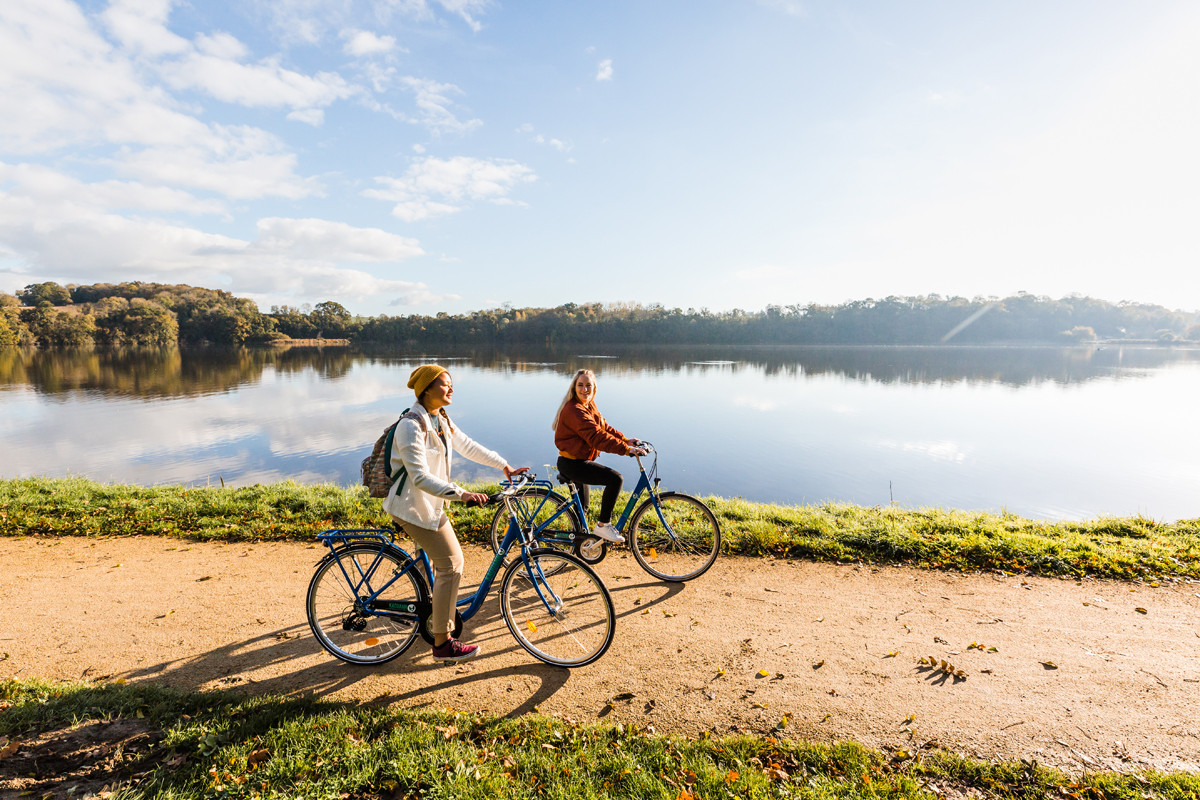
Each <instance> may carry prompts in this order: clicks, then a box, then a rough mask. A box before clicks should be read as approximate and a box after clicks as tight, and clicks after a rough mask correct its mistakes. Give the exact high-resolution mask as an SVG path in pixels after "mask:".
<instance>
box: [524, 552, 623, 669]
mask: <svg viewBox="0 0 1200 800" xmlns="http://www.w3.org/2000/svg"><path fill="white" fill-rule="evenodd" d="M500 613H501V615H502V616H503V617H504V622H505V624H506V625H508V629H509V630H510V631H512V635H513V636H514V637H516V639H517V643H518V644H520V645H521V647H524V648H525V649H526V650H528V651H529V652H530V653H531V654H532V655H533V657H534V658H537V659H540V660H542V661H545V662H546V663H547V664H554V665H556V666H560V667H582V666H584V665H585V664H591V663H592V662H593V661H595V660H596V659H598V658H600V656H602V655H604V653H605V651H606V650H608V647H609V645H611V644H612V640H613V632H614V631H615V629H616V624H617V623H616V620H617V617H616V613H615V612H614V611H613V603H612V597H610V596H609V594H608V588H607V587H605V585H604V582H603V581H602V580H600V577H599V576H598V575H596V573H595V572H593V571H592V568H591V567H589V566H588V565H587V564H586V563H584V561H583V560H582V559H580V558H579V557H578V556H576V555H574V554H572V553H564V552H562V551H560V550H554V549H551V548H538V549H536V550H531V551H529V565H528V566H526V564H525V563H524V562H523V561H521V560H519V559H518V560H516V561H514V562H513V563H512V564H511V565H510V566H509V568H508V571H507V572H505V573H504V581H503V582H502V583H501V585H500Z"/></svg>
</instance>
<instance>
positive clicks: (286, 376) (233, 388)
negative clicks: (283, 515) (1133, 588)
mask: <svg viewBox="0 0 1200 800" xmlns="http://www.w3.org/2000/svg"><path fill="white" fill-rule="evenodd" d="M430 360H437V361H439V362H440V363H443V364H445V365H446V366H448V367H449V368H450V369H451V371H452V373H453V376H454V385H455V396H454V404H453V406H452V407H451V408H450V412H451V415H452V416H453V418H454V420H455V422H456V423H457V424H458V425H459V426H460V427H461V428H463V429H464V430H465V431H466V432H467V433H469V434H470V435H471V436H472V437H473V438H475V439H477V440H478V441H480V442H481V443H483V444H485V445H486V446H488V447H491V448H492V449H495V450H498V451H499V452H500V453H502V454H503V455H504V456H505V457H506V458H508V459H509V461H510V463H512V464H514V465H532V466H533V467H534V469H535V470H536V471H538V472H541V473H543V474H544V473H545V469H544V468H543V467H542V466H541V465H542V464H545V463H548V462H553V461H554V459H555V456H556V449H555V447H554V442H553V435H552V433H551V432H550V421H551V417H552V416H553V414H554V411H555V409H556V408H557V407H558V403H559V402H560V401H561V399H562V396H563V393H564V392H565V391H566V387H567V382H568V379H569V376H570V375H571V374H572V373H573V372H574V370H575V369H577V368H579V367H589V368H591V369H592V370H594V371H595V372H596V374H597V381H598V384H599V394H598V397H597V402H598V404H599V406H600V409H601V411H602V412H603V413H604V414H605V416H606V417H607V418H608V420H609V421H610V422H611V423H612V424H613V425H615V426H616V427H617V428H619V429H621V430H622V431H624V432H625V433H626V434H628V435H631V436H637V437H640V438H643V439H648V440H650V441H652V442H654V443H655V445H656V446H657V447H658V449H659V451H660V460H659V475H660V476H661V477H662V478H663V486H664V488H674V489H679V490H682V491H688V492H691V493H693V494H705V495H706V494H718V495H724V496H741V497H745V498H748V499H752V500H761V501H768V502H778V503H787V504H808V503H818V502H822V501H826V500H833V501H844V502H850V503H857V504H862V505H886V504H888V503H895V504H897V505H900V506H903V507H907V508H916V507H923V506H940V507H943V508H962V509H982V510H988V511H1001V510H1007V511H1010V512H1012V513H1015V514H1019V515H1022V516H1027V517H1034V518H1041V519H1088V518H1093V517H1097V516H1104V515H1133V514H1143V515H1146V516H1148V517H1151V518H1154V519H1158V520H1175V519H1179V518H1194V517H1200V491H1198V490H1200V425H1197V424H1196V411H1195V409H1196V404H1197V400H1196V398H1197V397H1200V350H1195V349H1191V350H1189V349H1176V348H1158V347H1129V346H1124V347H1117V346H1111V345H1110V346H1104V347H1081V348H1020V347H994V348H966V347H954V348H951V347H945V348H905V347H875V348H859V347H838V348H831V347H823V348H814V347H804V348H799V347H798V348H751V349H746V348H739V349H731V348H718V347H707V348H691V349H678V348H673V349H651V348H648V349H641V350H613V349H600V348H594V349H591V351H590V352H589V351H588V350H584V349H579V348H575V349H572V350H569V351H542V352H532V353H513V352H509V353H467V354H461V353H460V354H455V353H452V352H440V353H424V354H415V353H409V354H398V353H360V352H356V351H351V350H349V349H337V348H325V349H322V350H317V349H292V350H280V351H271V350H239V351H184V352H180V351H176V350H166V351H161V352H159V351H155V352H139V353H105V352H101V351H95V352H65V353H56V352H41V351H22V350H12V349H9V350H2V349H0V411H2V412H3V413H2V414H0V477H4V478H13V477H21V476H31V475H43V476H65V475H79V476H84V477H87V478H91V479H94V480H97V481H101V482H111V483H136V484H146V485H153V484H190V485H205V484H212V485H216V484H219V483H220V482H222V481H223V482H224V484H225V485H227V486H230V485H234V486H236V485H246V484H253V483H260V482H273V481H279V480H283V479H288V478H290V479H293V480H296V481H299V482H301V483H319V482H333V483H338V484H343V485H346V484H351V483H356V482H357V480H358V465H359V462H360V461H361V459H362V458H363V457H364V456H365V455H366V454H367V452H369V450H370V446H371V444H372V443H373V442H374V440H375V438H376V437H377V436H378V435H379V433H380V432H381V431H382V429H383V428H384V427H385V426H386V425H388V424H389V423H390V422H391V421H393V420H394V419H395V418H396V416H397V415H398V413H399V412H400V411H402V410H403V409H404V408H406V407H407V406H408V405H410V403H411V399H412V398H411V394H410V392H409V390H408V389H406V388H405V384H406V382H407V380H408V376H409V373H410V371H411V370H412V368H413V367H414V366H416V365H417V364H420V363H424V362H426V361H430ZM601 461H602V462H604V463H607V464H609V465H611V466H614V467H616V468H617V469H620V470H621V471H622V472H623V473H624V474H625V476H626V480H627V486H632V482H633V480H634V479H635V478H636V471H635V465H634V462H633V461H632V459H626V458H620V457H616V456H610V455H604V456H602V457H601ZM455 464H456V473H457V474H456V477H459V478H462V479H464V480H467V479H471V478H474V477H479V478H484V477H487V478H492V477H495V475H496V473H495V471H493V470H490V469H485V468H481V467H478V466H477V465H474V464H472V463H471V462H468V461H466V460H465V459H459V460H457V461H456V462H455Z"/></svg>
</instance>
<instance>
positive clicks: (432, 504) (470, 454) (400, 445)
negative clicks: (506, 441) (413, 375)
mask: <svg viewBox="0 0 1200 800" xmlns="http://www.w3.org/2000/svg"><path fill="white" fill-rule="evenodd" d="M410 411H411V412H412V413H415V414H417V415H419V416H420V419H414V418H412V417H409V416H405V418H404V419H402V420H400V424H399V425H397V426H396V435H395V438H394V439H393V441H392V462H391V467H392V472H393V473H395V472H396V471H397V470H399V469H400V467H401V466H403V467H404V468H405V469H406V470H408V477H407V478H406V479H405V481H404V488H403V489H402V490H400V492H397V491H396V487H397V486H398V485H399V483H400V482H399V481H397V482H396V483H393V484H392V489H391V491H389V492H388V495H387V497H385V498H384V499H383V510H384V511H386V512H388V513H389V514H391V515H392V516H393V517H396V518H397V519H399V520H400V521H402V522H409V523H412V524H413V525H416V526H418V527H421V528H426V529H429V530H436V529H437V528H438V527H440V526H441V524H442V521H443V519H444V518H445V516H446V503H447V502H449V501H450V500H458V499H460V498H461V497H462V496H463V492H464V491H466V490H465V489H463V488H462V487H461V486H459V485H458V484H456V483H452V482H451V481H450V462H451V459H452V457H453V454H454V451H455V450H457V451H458V452H459V453H460V454H462V455H463V456H465V457H467V458H469V459H471V460H472V461H475V462H478V463H480V464H485V465H487V466H489V467H496V468H497V469H504V468H505V467H507V466H508V462H507V461H505V460H504V458H503V457H501V456H500V454H499V453H495V452H493V451H491V450H488V449H487V448H486V447H484V446H483V445H480V444H478V443H476V442H475V441H474V440H473V439H471V438H470V437H469V436H467V435H466V434H465V433H463V432H462V429H461V428H459V427H458V426H455V428H454V433H453V434H451V433H450V431H449V429H448V428H447V426H446V421H445V420H444V419H441V418H440V415H438V422H440V424H441V431H442V435H444V436H445V437H446V439H447V440H449V442H450V446H449V447H447V446H446V445H445V444H444V443H443V440H442V436H439V435H438V430H437V427H436V424H437V423H435V422H431V421H430V417H432V416H433V415H431V414H430V413H429V412H428V411H426V410H425V408H424V406H422V405H421V404H420V403H414V404H413V407H412V409H411V410H410Z"/></svg>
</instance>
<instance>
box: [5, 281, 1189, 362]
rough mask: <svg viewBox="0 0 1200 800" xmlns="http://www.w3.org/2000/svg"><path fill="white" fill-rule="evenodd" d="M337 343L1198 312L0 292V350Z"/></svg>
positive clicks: (1071, 329)
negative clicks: (381, 309)
mask: <svg viewBox="0 0 1200 800" xmlns="http://www.w3.org/2000/svg"><path fill="white" fill-rule="evenodd" d="M291 339H319V340H326V339H339V340H348V341H350V342H352V343H355V344H361V345H364V346H387V347H391V348H396V347H429V346H436V347H477V346H488V347H496V346H516V345H521V346H553V345H560V344H571V345H579V344H593V345H594V344H642V345H644V344H737V345H755V344H940V343H952V344H998V343H1047V344H1048V343H1057V344H1071V343H1085V342H1090V341H1099V340H1114V339H1115V340H1125V341H1152V342H1157V343H1163V344H1169V343H1172V342H1184V341H1200V313H1198V312H1185V311H1172V310H1169V309H1167V308H1164V307H1162V306H1157V305H1148V304H1144V303H1131V302H1121V303H1117V304H1113V303H1109V302H1106V301H1103V300H1096V299H1093V298H1090V297H1081V296H1077V295H1072V296H1070V297H1064V298H1061V299H1058V300H1053V299H1051V298H1049V297H1040V296H1036V295H1032V294H1025V293H1021V294H1017V295H1014V296H1012V297H1005V298H994V297H992V298H973V299H969V300H968V299H966V298H962V297H941V296H939V295H927V296H924V297H887V298H883V299H880V300H873V299H867V300H857V301H853V302H848V303H844V304H841V305H818V304H815V303H810V304H808V305H799V304H796V305H788V306H777V305H772V306H767V307H766V308H765V309H763V310H762V311H742V310H740V309H734V310H732V311H709V310H708V309H700V310H696V309H692V308H689V309H687V310H684V309H681V308H667V307H665V306H662V305H657V304H656V305H640V304H636V303H585V304H578V305H577V304H575V303H567V304H565V305H561V306H557V307H555V308H511V307H508V306H505V307H504V308H498V309H492V310H487V311H474V312H472V313H470V314H454V315H452V314H447V313H445V312H441V313H438V314H436V315H434V316H422V315H415V314H414V315H408V316H396V317H389V316H382V315H381V316H378V317H362V316H356V315H354V314H351V313H350V312H349V311H348V310H347V309H346V308H345V307H344V306H342V305H341V304H340V303H337V302H335V301H332V300H328V301H325V302H323V303H318V304H317V305H316V306H313V307H308V306H304V307H301V308H292V307H290V306H273V307H272V308H271V311H270V313H267V314H264V313H262V312H261V311H259V309H258V306H257V305H256V304H255V303H254V302H253V301H251V300H248V299H246V298H239V297H234V296H233V295H232V294H230V293H229V292H226V291H221V290H217V289H203V288H199V287H194V286H186V285H169V284H161V283H144V282H140V281H134V282H129V283H119V284H108V283H99V284H92V285H88V286H76V285H69V286H61V285H59V284H57V283H52V282H48V283H39V284H30V285H29V286H26V287H25V288H24V289H22V290H21V291H19V292H17V294H16V295H15V296H14V295H9V294H0V345H7V346H37V347H88V346H100V347H124V346H158V347H161V346H169V345H176V344H179V345H186V346H196V345H253V344H265V343H272V342H286V341H288V340H291Z"/></svg>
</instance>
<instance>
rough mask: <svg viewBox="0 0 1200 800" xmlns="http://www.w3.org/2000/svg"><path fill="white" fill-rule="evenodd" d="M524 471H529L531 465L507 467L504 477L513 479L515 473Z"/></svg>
mask: <svg viewBox="0 0 1200 800" xmlns="http://www.w3.org/2000/svg"><path fill="white" fill-rule="evenodd" d="M522 472H529V467H517V468H516V469H513V468H512V467H505V468H504V477H505V478H508V479H509V480H510V481H511V480H512V477H513V475H520V474H521V473H522Z"/></svg>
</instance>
